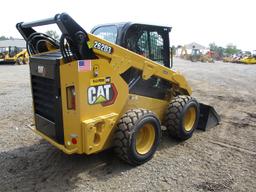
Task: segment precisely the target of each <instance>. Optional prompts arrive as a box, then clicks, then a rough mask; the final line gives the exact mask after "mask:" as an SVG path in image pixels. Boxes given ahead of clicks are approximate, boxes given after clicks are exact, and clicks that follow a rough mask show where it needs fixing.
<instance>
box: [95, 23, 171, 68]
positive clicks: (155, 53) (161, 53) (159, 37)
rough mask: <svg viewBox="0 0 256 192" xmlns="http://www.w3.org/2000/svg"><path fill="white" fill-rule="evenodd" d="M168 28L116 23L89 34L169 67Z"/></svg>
mask: <svg viewBox="0 0 256 192" xmlns="http://www.w3.org/2000/svg"><path fill="white" fill-rule="evenodd" d="M170 31H171V28H170V27H164V26H155V25H145V24H138V23H116V24H106V25H99V26H96V27H94V28H93V29H92V30H91V33H92V34H94V35H96V36H98V37H100V38H102V39H105V40H107V41H109V42H111V43H115V44H117V45H120V46H122V47H124V48H127V49H129V50H131V51H133V52H135V53H137V54H139V55H142V56H144V57H147V58H149V59H151V60H153V61H155V62H157V63H159V64H161V65H164V66H166V67H168V68H169V67H170V46H169V45H170V44H169V32H170Z"/></svg>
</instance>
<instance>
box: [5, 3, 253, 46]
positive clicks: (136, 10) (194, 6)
mask: <svg viewBox="0 0 256 192" xmlns="http://www.w3.org/2000/svg"><path fill="white" fill-rule="evenodd" d="M0 7H1V11H0V18H1V19H0V21H1V27H0V36H2V35H4V36H8V37H9V36H12V37H15V38H21V36H20V34H19V33H18V31H17V30H16V28H15V25H16V23H18V22H22V21H25V22H29V21H34V20H39V19H44V18H49V17H53V16H54V15H55V14H57V13H62V12H66V13H68V14H69V15H70V16H71V17H73V18H74V19H75V20H76V21H77V22H78V23H79V24H80V25H81V26H82V27H83V28H84V29H85V30H86V31H87V32H89V31H90V30H91V29H92V28H93V26H95V25H98V24H104V23H113V22H123V21H131V22H142V23H147V24H156V25H164V26H171V27H172V31H171V34H170V42H171V45H184V44H189V43H191V42H197V43H199V44H202V45H204V46H208V45H209V43H213V42H214V43H215V44H217V45H219V46H223V47H226V46H227V45H228V44H230V43H231V44H233V45H236V46H237V47H238V48H239V49H242V50H244V51H247V50H248V51H252V50H256V24H255V21H256V12H255V9H256V1H255V0H126V1H121V0H97V1H96V0H95V1H93V0H91V1H88V0H72V1H71V0H43V1H35V0H22V1H18V0H12V1H2V2H1V4H0ZM8 8H10V9H8ZM49 29H54V28H52V27H51V26H47V27H45V28H43V29H41V30H42V31H41V32H45V31H46V30H49Z"/></svg>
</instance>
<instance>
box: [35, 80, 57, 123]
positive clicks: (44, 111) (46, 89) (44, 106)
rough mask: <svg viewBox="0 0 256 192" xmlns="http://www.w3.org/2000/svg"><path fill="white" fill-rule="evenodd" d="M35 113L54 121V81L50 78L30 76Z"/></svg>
mask: <svg viewBox="0 0 256 192" xmlns="http://www.w3.org/2000/svg"><path fill="white" fill-rule="evenodd" d="M31 81H32V91H33V97H34V108H35V113H36V114H39V115H41V116H42V117H44V118H46V119H48V120H50V121H52V122H53V123H55V117H54V115H55V94H54V91H55V87H54V85H55V82H54V80H52V79H48V78H44V77H40V76H34V75H32V77H31Z"/></svg>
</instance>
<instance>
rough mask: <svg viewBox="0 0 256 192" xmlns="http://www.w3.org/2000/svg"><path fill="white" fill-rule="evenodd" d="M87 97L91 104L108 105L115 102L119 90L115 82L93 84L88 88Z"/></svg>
mask: <svg viewBox="0 0 256 192" xmlns="http://www.w3.org/2000/svg"><path fill="white" fill-rule="evenodd" d="M87 97H88V103H89V104H90V105H93V104H99V103H101V104H102V106H107V105H111V104H113V103H114V102H115V100H116V97H117V90H116V87H115V85H114V84H113V83H111V84H104V85H99V86H91V87H89V88H88V90H87Z"/></svg>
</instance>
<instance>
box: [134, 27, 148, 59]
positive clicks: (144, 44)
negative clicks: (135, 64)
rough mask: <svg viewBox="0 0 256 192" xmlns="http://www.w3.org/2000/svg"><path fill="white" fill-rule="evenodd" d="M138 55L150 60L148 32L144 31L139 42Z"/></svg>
mask: <svg viewBox="0 0 256 192" xmlns="http://www.w3.org/2000/svg"><path fill="white" fill-rule="evenodd" d="M137 49H138V50H137V51H136V52H137V53H138V54H140V55H143V56H144V57H148V58H149V46H148V32H147V31H143V33H142V34H141V36H140V37H139V39H138V42H137Z"/></svg>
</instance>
